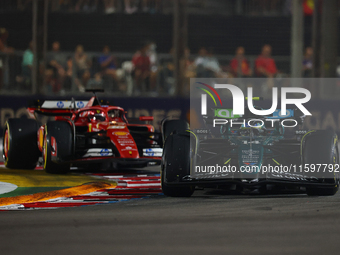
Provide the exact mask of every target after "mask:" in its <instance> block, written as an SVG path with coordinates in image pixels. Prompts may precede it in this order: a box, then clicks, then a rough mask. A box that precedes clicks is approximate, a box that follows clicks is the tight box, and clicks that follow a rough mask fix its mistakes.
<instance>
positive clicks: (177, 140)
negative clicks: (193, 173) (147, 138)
mask: <svg viewBox="0 0 340 255" xmlns="http://www.w3.org/2000/svg"><path fill="white" fill-rule="evenodd" d="M191 140H193V139H190V133H189V132H182V133H178V134H173V135H170V136H169V137H168V138H167V139H166V141H165V144H164V149H163V162H162V170H161V184H162V191H163V193H164V195H166V196H170V197H190V196H191V195H192V194H193V193H194V190H195V189H194V188H195V187H194V186H191V185H188V186H176V184H175V183H180V182H181V180H182V178H183V177H184V176H187V175H189V174H190V164H191V159H193V158H194V156H195V155H194V151H195V147H194V146H195V144H193V145H192V146H190V142H191ZM174 184H175V185H174Z"/></svg>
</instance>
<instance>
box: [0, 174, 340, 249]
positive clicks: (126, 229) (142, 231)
mask: <svg viewBox="0 0 340 255" xmlns="http://www.w3.org/2000/svg"><path fill="white" fill-rule="evenodd" d="M150 170H151V169H150ZM152 170H153V171H155V170H158V169H155V168H153V169H152ZM339 227H340V193H338V194H337V195H335V196H332V197H308V196H307V195H304V194H272V195H258V194H253V195H252V194H246V195H245V194H233V193H230V192H229V193H228V192H225V191H219V190H212V189H207V190H199V191H196V192H195V194H194V196H193V197H191V198H169V197H164V196H159V195H158V196H154V197H151V198H147V199H138V200H129V201H126V202H120V203H114V204H107V205H99V206H86V207H76V208H59V209H57V210H48V209H47V210H46V209H45V210H28V211H4V212H0V253H1V254H6V255H7V254H336V253H338V251H339V248H340V242H339V240H340V234H339Z"/></svg>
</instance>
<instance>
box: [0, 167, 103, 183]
mask: <svg viewBox="0 0 340 255" xmlns="http://www.w3.org/2000/svg"><path fill="white" fill-rule="evenodd" d="M0 181H1V182H9V183H13V184H15V185H17V186H18V187H74V186H78V185H82V184H84V183H88V182H93V181H98V178H94V177H90V176H84V175H75V174H66V175H56V174H47V173H45V171H39V170H14V169H7V168H0Z"/></svg>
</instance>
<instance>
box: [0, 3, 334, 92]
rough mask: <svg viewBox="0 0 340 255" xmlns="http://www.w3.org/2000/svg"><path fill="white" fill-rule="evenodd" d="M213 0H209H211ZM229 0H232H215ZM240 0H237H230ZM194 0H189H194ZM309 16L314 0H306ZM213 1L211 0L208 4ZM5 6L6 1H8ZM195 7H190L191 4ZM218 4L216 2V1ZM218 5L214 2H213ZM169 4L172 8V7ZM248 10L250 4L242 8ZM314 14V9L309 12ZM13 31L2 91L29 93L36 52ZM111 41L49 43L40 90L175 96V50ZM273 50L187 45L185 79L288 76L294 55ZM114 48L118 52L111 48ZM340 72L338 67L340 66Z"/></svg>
mask: <svg viewBox="0 0 340 255" xmlns="http://www.w3.org/2000/svg"><path fill="white" fill-rule="evenodd" d="M1 2H2V3H1V4H3V5H4V2H8V4H7V5H6V6H7V9H11V8H13V9H14V8H16V9H19V10H22V11H25V10H28V9H30V8H31V4H32V1H31V0H18V1H6V0H4V1H1ZM209 2H210V1H209ZM211 2H214V3H215V4H216V3H218V2H219V3H220V4H223V2H224V4H226V3H227V2H229V1H219V0H215V1H211ZM232 2H236V1H232ZM239 2H240V3H242V4H243V7H244V6H248V5H249V6H250V5H254V6H253V8H250V9H251V10H252V11H251V12H252V13H253V14H254V15H256V13H263V12H266V13H268V14H273V15H275V14H278V12H277V10H280V13H283V12H287V13H289V8H290V7H289V6H290V5H291V1H289V0H270V1H269V0H268V1H267V0H247V1H239ZM190 3H191V1H190V0H189V1H188V4H189V5H190ZM304 3H305V6H304V11H305V13H306V15H308V12H310V10H309V9H308V8H309V7H310V1H309V0H305V2H304ZM195 4H196V5H195V6H196V7H197V8H204V6H207V5H209V3H208V1H204V0H202V1H195ZM210 4H211V3H210ZM169 5H171V1H160V0H141V1H138V0H102V1H100V0H60V1H51V6H50V8H51V11H56V12H57V11H59V12H100V13H103V14H104V13H106V14H111V13H115V12H124V13H126V14H132V13H135V12H149V13H164V12H165V10H166V9H167V8H168V7H169ZM4 6H5V5H4ZM195 6H191V7H192V8H193V7H195ZM217 6H218V5H217ZM215 7H216V5H215ZM170 9H171V8H170ZM243 10H246V8H243ZM310 14H311V13H310ZM9 36H10V35H9V32H8V31H7V30H6V28H0V92H1V93H6V92H13V91H18V92H19V93H23V92H25V91H27V92H29V91H30V89H31V86H32V70H31V69H32V64H33V59H34V55H33V51H32V42H27V49H26V50H25V51H17V50H15V49H14V48H11V47H10V46H8V45H7V39H8V37H9ZM109 44H110V43H109V42H108V45H103V46H102V49H98V50H97V51H96V52H93V51H91V52H89V51H87V50H86V48H84V46H83V45H81V44H79V45H77V46H76V47H75V49H74V52H69V51H64V50H63V45H62V44H61V43H60V42H59V41H54V42H53V43H52V44H51V45H49V47H48V53H47V55H46V56H45V57H44V59H45V61H44V62H43V63H39V77H40V79H41V80H40V81H39V84H41V85H40V87H39V89H38V91H39V92H40V93H43V94H47V95H63V94H65V93H69V92H72V93H74V92H84V91H85V89H89V88H103V89H105V91H107V92H108V93H110V92H112V93H113V92H114V93H121V94H122V95H128V96H131V95H135V96H138V95H143V94H145V93H148V95H152V94H153V95H155V96H156V95H174V93H175V86H174V70H175V66H174V61H173V59H174V50H173V49H169V52H168V53H167V54H165V53H162V54H158V53H157V42H155V41H151V40H150V41H143V42H140V47H139V48H138V49H136V51H135V52H131V53H119V52H116V51H115V49H111V48H110V45H109ZM273 51H274V52H275V49H273V48H272V46H271V45H269V44H263V45H262V48H261V47H260V48H258V55H251V56H249V55H247V49H246V48H244V47H242V46H241V45H240V46H239V47H236V48H235V52H228V53H227V55H215V54H214V48H213V47H209V45H204V46H202V47H201V48H200V49H199V50H198V52H191V50H190V48H186V49H185V56H184V57H183V59H184V63H183V68H184V69H185V71H184V76H185V79H187V82H186V84H189V79H190V78H195V77H197V78H213V77H217V78H230V77H261V78H266V77H268V78H274V77H277V78H282V77H289V72H290V67H289V62H290V56H287V57H272V52H273ZM113 52H114V53H113ZM312 68H313V49H312V47H306V48H305V54H304V59H303V69H302V70H301V76H302V77H312ZM338 75H339V76H340V68H338Z"/></svg>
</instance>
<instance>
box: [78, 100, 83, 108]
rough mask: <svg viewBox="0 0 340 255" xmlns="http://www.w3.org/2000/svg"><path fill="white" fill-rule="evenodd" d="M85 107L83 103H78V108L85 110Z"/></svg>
mask: <svg viewBox="0 0 340 255" xmlns="http://www.w3.org/2000/svg"><path fill="white" fill-rule="evenodd" d="M84 106H85V105H84V103H83V101H79V102H77V107H78V108H83V107H84Z"/></svg>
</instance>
